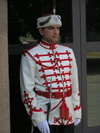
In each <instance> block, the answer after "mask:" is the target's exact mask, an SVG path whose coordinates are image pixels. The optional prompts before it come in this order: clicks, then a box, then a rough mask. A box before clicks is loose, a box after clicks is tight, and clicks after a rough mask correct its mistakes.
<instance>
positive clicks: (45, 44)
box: [40, 40, 57, 49]
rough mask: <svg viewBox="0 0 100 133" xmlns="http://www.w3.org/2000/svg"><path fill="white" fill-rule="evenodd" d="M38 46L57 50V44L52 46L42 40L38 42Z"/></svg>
mask: <svg viewBox="0 0 100 133" xmlns="http://www.w3.org/2000/svg"><path fill="white" fill-rule="evenodd" d="M40 45H41V46H42V47H44V48H47V49H56V48H57V43H54V44H50V43H48V42H46V41H44V40H42V41H41V42H40Z"/></svg>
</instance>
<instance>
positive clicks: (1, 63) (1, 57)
mask: <svg viewBox="0 0 100 133" xmlns="http://www.w3.org/2000/svg"><path fill="white" fill-rule="evenodd" d="M9 101H10V100H9V75H8V39H7V0H0V133H10V109H9V108H10V106H9Z"/></svg>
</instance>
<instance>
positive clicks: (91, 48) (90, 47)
mask: <svg viewBox="0 0 100 133" xmlns="http://www.w3.org/2000/svg"><path fill="white" fill-rule="evenodd" d="M80 16H81V43H80V45H81V52H82V110H83V111H82V112H83V118H82V121H83V123H82V127H83V133H99V132H100V126H97V127H96V126H95V127H88V126H87V122H88V118H87V113H88V112H87V60H86V59H87V56H86V55H87V52H100V42H87V41H86V5H85V0H80Z"/></svg>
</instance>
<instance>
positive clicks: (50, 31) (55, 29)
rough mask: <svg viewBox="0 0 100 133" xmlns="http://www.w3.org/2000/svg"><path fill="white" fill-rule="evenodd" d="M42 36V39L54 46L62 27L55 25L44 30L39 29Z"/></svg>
mask: <svg viewBox="0 0 100 133" xmlns="http://www.w3.org/2000/svg"><path fill="white" fill-rule="evenodd" d="M39 32H40V34H41V35H42V39H43V40H44V41H46V42H48V43H50V44H54V43H55V42H57V40H58V37H59V32H60V26H59V25H54V26H49V27H45V28H44V29H42V28H40V29H39Z"/></svg>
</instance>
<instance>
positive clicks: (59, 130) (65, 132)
mask: <svg viewBox="0 0 100 133" xmlns="http://www.w3.org/2000/svg"><path fill="white" fill-rule="evenodd" d="M33 133H40V131H39V130H38V128H37V127H35V128H34V132H33ZM50 133H74V124H71V125H68V126H65V125H60V126H54V125H53V126H50Z"/></svg>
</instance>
